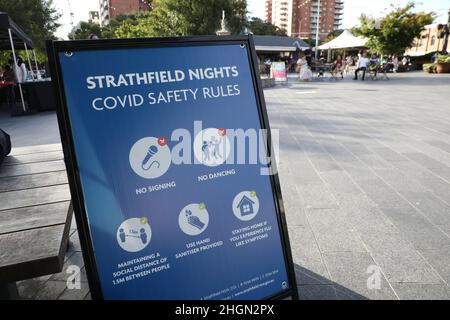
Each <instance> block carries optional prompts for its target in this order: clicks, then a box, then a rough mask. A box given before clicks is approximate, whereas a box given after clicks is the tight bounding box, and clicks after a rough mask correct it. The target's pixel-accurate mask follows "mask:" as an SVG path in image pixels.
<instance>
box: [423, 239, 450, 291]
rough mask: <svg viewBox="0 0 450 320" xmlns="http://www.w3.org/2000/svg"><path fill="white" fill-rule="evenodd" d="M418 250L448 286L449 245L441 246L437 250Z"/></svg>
mask: <svg viewBox="0 0 450 320" xmlns="http://www.w3.org/2000/svg"><path fill="white" fill-rule="evenodd" d="M419 252H420V254H421V255H422V256H423V257H424V258H425V259H426V260H427V261H428V263H429V264H430V265H431V266H432V267H433V268H434V269H435V270H436V271H437V273H438V274H439V275H440V276H441V277H442V279H443V280H444V281H445V283H446V284H447V286H450V263H449V257H450V247H442V248H440V249H437V250H420V251H419Z"/></svg>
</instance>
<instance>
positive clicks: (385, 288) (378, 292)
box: [324, 252, 397, 300]
mask: <svg viewBox="0 0 450 320" xmlns="http://www.w3.org/2000/svg"><path fill="white" fill-rule="evenodd" d="M324 260H325V264H326V266H327V268H328V270H329V272H330V275H331V280H332V281H333V282H335V283H337V284H339V285H341V286H342V287H344V288H352V290H353V291H354V293H355V294H358V295H361V296H362V297H365V298H369V299H376V300H384V299H396V298H397V296H396V295H395V293H394V291H393V290H392V288H391V287H390V285H389V283H388V281H387V280H386V278H385V277H384V275H383V273H382V269H381V267H379V266H378V265H376V263H375V262H374V260H373V259H372V257H371V256H370V255H369V254H368V253H360V252H339V253H324ZM375 272H376V274H375ZM374 277H378V278H377V279H375V280H374V281H371V280H373V278H374ZM368 282H369V284H368Z"/></svg>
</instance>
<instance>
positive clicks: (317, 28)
mask: <svg viewBox="0 0 450 320" xmlns="http://www.w3.org/2000/svg"><path fill="white" fill-rule="evenodd" d="M319 27H320V0H317V25H316V52H315V57H316V60H317V58H318V56H319V50H318V47H319Z"/></svg>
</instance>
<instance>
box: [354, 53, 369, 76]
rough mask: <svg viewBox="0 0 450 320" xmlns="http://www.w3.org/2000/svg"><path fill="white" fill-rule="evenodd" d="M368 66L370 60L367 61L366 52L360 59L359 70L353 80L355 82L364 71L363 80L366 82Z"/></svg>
mask: <svg viewBox="0 0 450 320" xmlns="http://www.w3.org/2000/svg"><path fill="white" fill-rule="evenodd" d="M368 65H369V59H367V53H365V52H364V53H363V54H362V55H361V58H359V60H358V65H357V67H358V68H357V69H356V70H355V77H354V78H353V80H358V73H359V72H360V71H362V72H363V74H362V78H361V79H362V80H363V81H364V80H365V77H366V71H367V66H368Z"/></svg>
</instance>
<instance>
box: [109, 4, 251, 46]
mask: <svg viewBox="0 0 450 320" xmlns="http://www.w3.org/2000/svg"><path fill="white" fill-rule="evenodd" d="M246 7H247V2H246V0H184V1H175V0H156V5H155V8H154V9H153V10H152V11H150V12H145V13H139V14H136V15H129V16H124V17H121V18H120V19H119V17H117V19H115V20H116V21H114V22H113V21H111V24H110V26H108V27H107V28H105V30H103V32H102V36H103V37H105V36H106V35H108V36H107V37H117V38H131V37H161V36H186V35H207V34H215V33H216V31H217V30H219V29H220V20H221V17H222V10H225V14H226V20H227V24H228V25H227V27H228V28H229V30H230V32H231V33H232V34H238V33H240V32H241V31H242V30H243V28H244V26H245V23H246V17H245V14H246ZM108 33H109V34H108Z"/></svg>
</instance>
